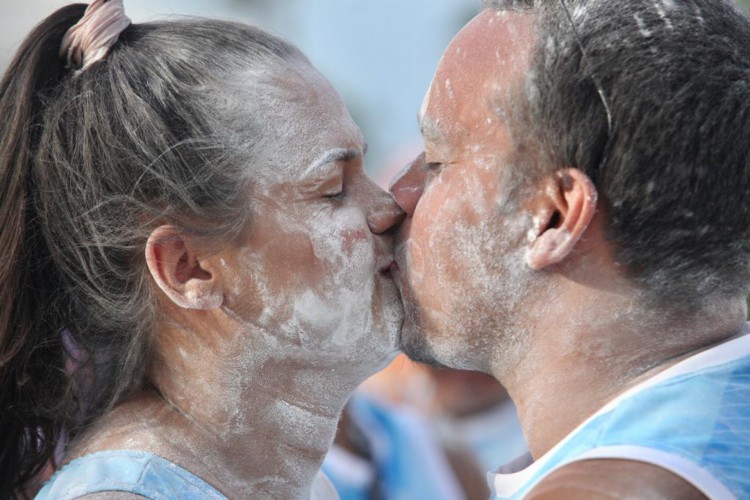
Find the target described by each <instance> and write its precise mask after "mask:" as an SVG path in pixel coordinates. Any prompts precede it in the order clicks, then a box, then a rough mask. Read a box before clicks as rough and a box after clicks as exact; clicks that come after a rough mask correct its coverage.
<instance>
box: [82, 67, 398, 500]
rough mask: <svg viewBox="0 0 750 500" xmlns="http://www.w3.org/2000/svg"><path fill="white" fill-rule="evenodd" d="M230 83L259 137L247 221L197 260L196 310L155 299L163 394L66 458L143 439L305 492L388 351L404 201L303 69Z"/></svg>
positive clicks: (228, 481) (282, 491)
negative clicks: (379, 182) (378, 175)
mask: <svg viewBox="0 0 750 500" xmlns="http://www.w3.org/2000/svg"><path fill="white" fill-rule="evenodd" d="M227 87H228V88H227V93H226V96H225V101H224V103H223V104H222V107H223V110H224V111H225V112H227V113H230V115H231V120H232V121H233V122H234V123H235V126H237V127H239V124H240V123H241V121H242V117H243V116H245V117H256V118H257V120H256V121H257V122H256V123H253V124H251V125H249V126H248V127H247V130H248V132H247V133H250V131H252V132H253V133H259V134H261V139H262V140H261V144H262V147H259V148H255V149H254V151H253V153H254V156H255V158H256V159H257V161H256V162H255V163H254V164H252V165H248V169H250V173H249V175H250V178H251V182H250V187H249V193H248V195H249V200H248V203H250V204H251V208H252V216H251V217H250V223H249V226H250V227H248V228H247V230H246V231H245V234H244V235H242V237H241V238H240V239H239V241H237V242H235V243H233V244H230V245H227V246H226V247H225V248H223V249H221V250H220V251H219V252H213V253H211V254H209V255H207V256H205V258H204V260H203V261H202V265H203V266H204V269H205V270H207V271H208V272H210V273H211V276H212V277H213V279H215V283H216V285H215V287H214V288H212V289H211V290H210V291H209V292H206V293H208V295H209V297H197V298H192V299H191V298H188V299H186V300H187V302H188V303H190V301H191V300H192V301H193V302H194V303H196V304H201V305H202V306H203V307H202V309H200V310H197V311H193V310H190V309H189V308H185V307H183V308H180V307H176V306H175V304H171V303H170V302H169V301H167V300H162V303H163V304H164V305H165V306H164V309H165V313H166V314H165V315H164V316H165V317H166V319H165V321H164V324H163V325H162V327H161V328H160V329H159V331H158V332H157V333H156V345H155V354H156V359H155V362H154V364H153V366H152V368H151V370H150V378H151V380H152V382H153V384H154V385H155V387H156V388H157V389H158V392H159V393H160V394H161V396H162V397H163V398H164V400H166V402H167V404H165V401H164V400H162V399H161V398H160V397H157V396H156V395H155V394H154V393H152V392H149V391H144V392H143V393H142V394H139V395H138V396H137V397H135V398H133V399H132V400H130V401H128V402H127V403H125V404H122V405H120V406H119V407H117V408H115V410H114V411H113V412H112V413H111V414H110V415H108V416H107V417H105V418H103V419H102V420H101V422H100V423H99V424H98V425H97V426H96V427H95V428H94V429H93V430H92V431H91V432H90V433H89V434H88V435H87V436H85V437H84V438H83V439H82V440H81V442H80V443H79V444H78V446H77V448H76V449H75V450H74V451H73V453H71V458H72V457H75V456H80V455H82V454H85V453H90V452H92V451H96V450H101V449H116V448H131V449H142V450H147V451H151V452H154V453H156V454H158V455H160V456H163V457H165V458H167V459H169V460H172V461H174V462H176V463H178V464H180V465H182V466H184V467H185V468H187V469H188V470H190V471H192V472H193V473H195V474H197V475H198V476H199V477H201V478H203V479H205V480H206V481H208V482H209V483H210V484H212V485H214V486H215V487H216V488H217V489H219V490H220V491H222V493H224V494H225V495H227V496H228V497H230V498H306V497H307V496H308V495H309V490H310V485H311V484H312V481H313V479H314V477H315V475H316V473H317V471H318V469H319V467H320V464H321V462H322V460H323V457H324V454H325V452H326V450H327V449H328V447H329V446H330V444H331V442H332V440H333V437H334V433H335V430H336V425H337V421H338V417H339V415H340V413H341V411H342V409H343V406H344V404H345V402H346V400H347V399H348V397H349V396H350V395H351V393H352V391H353V390H354V388H355V387H356V386H357V385H358V384H359V383H360V382H361V381H363V380H364V379H365V378H367V377H368V376H369V375H371V374H372V373H374V372H375V371H377V370H378V369H379V368H380V367H382V366H384V365H385V364H386V363H387V362H388V361H389V360H390V359H391V358H392V356H394V355H395V353H396V339H397V335H398V332H399V330H400V328H401V324H402V321H403V309H402V305H401V301H400V297H399V293H398V290H397V288H396V286H395V283H394V282H393V279H392V278H391V277H390V275H389V273H388V272H387V271H388V269H389V267H390V266H391V264H392V263H393V259H394V257H393V241H392V236H391V235H390V234H389V233H387V230H388V229H389V228H390V227H391V226H392V225H393V224H395V223H397V222H398V221H399V220H400V219H401V217H402V212H401V211H400V209H399V208H398V207H397V206H396V205H395V203H394V202H393V200H392V198H391V197H390V195H388V194H387V193H385V192H383V191H382V190H380V189H379V188H378V187H377V186H376V185H375V184H374V183H372V182H371V181H370V180H369V179H368V178H367V176H366V174H365V172H364V169H363V164H362V162H363V156H364V150H365V149H366V146H365V144H364V142H363V139H362V136H361V133H360V131H359V129H358V128H357V127H356V125H355V124H354V122H353V121H352V120H351V118H350V116H349V114H348V112H347V110H346V109H345V107H344V105H343V104H342V102H341V100H340V98H339V97H338V95H337V94H336V93H335V92H334V91H333V89H332V88H331V87H330V85H329V84H328V83H327V82H326V81H325V79H324V78H323V77H322V76H320V75H319V74H318V73H317V72H316V71H315V70H314V69H313V68H312V67H310V66H309V65H307V64H295V65H289V66H285V67H280V68H278V71H275V72H271V73H267V74H266V73H264V74H257V73H255V74H253V73H243V74H239V75H237V78H236V79H234V80H232V81H229V82H228V83H227ZM258 117H260V118H258ZM246 120H247V118H246ZM242 134H243V132H242V128H239V132H237V136H236V137H233V138H232V140H235V141H237V142H240V143H241V142H242V141H243V137H242ZM381 233H386V234H381ZM157 281H158V280H157ZM160 287H162V288H165V287H166V285H164V286H162V285H161V284H160ZM167 295H169V294H167ZM215 296H218V298H219V300H218V303H217V304H214V297H215Z"/></svg>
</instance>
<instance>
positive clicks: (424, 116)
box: [419, 9, 534, 140]
mask: <svg viewBox="0 0 750 500" xmlns="http://www.w3.org/2000/svg"><path fill="white" fill-rule="evenodd" d="M533 36H534V33H533V16H532V14H531V13H528V12H503V11H497V10H494V9H486V10H484V11H483V12H482V13H480V14H479V15H478V16H476V17H475V18H474V19H473V20H472V21H470V22H469V24H467V25H466V26H465V27H464V28H463V29H462V30H461V31H460V32H459V33H458V34H457V35H456V37H455V38H454V39H453V41H452V42H451V43H450V45H449V46H448V48H447V49H446V51H445V53H444V54H443V57H442V59H441V61H440V64H439V66H438V70H437V72H436V74H435V78H434V79H433V82H432V85H431V86H430V90H429V92H428V95H427V96H426V97H425V101H424V104H423V106H422V111H421V112H420V116H419V120H420V126H421V128H422V131H423V133H424V135H425V139H427V140H429V139H431V138H436V137H439V136H440V135H441V133H445V132H446V130H445V127H446V126H448V127H451V126H452V125H451V124H456V123H457V122H463V123H471V122H476V121H477V120H479V119H480V117H484V118H483V119H486V117H487V115H486V112H487V107H488V106H492V105H495V104H497V102H498V101H500V102H502V101H504V99H503V97H504V94H507V97H509V98H512V97H514V96H515V95H516V93H517V91H518V89H519V85H520V84H522V83H523V82H524V81H525V79H526V73H527V71H528V67H529V59H530V55H531V50H532V45H533V40H534V38H533ZM491 103H492V104H491ZM443 118H445V119H446V120H445V121H442V122H441V119H443ZM448 118H449V120H447V119H448Z"/></svg>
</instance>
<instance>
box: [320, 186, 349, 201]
mask: <svg viewBox="0 0 750 500" xmlns="http://www.w3.org/2000/svg"><path fill="white" fill-rule="evenodd" d="M343 197H344V190H343V189H342V190H341V191H339V192H338V193H331V194H327V195H325V196H324V198H327V199H329V200H340V199H341V198H343Z"/></svg>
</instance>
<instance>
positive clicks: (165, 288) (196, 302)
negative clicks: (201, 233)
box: [146, 226, 224, 310]
mask: <svg viewBox="0 0 750 500" xmlns="http://www.w3.org/2000/svg"><path fill="white" fill-rule="evenodd" d="M198 250H199V249H198V248H197V245H195V242H194V241H192V239H191V238H189V237H186V236H185V235H183V234H182V233H181V232H180V231H179V230H178V229H177V228H175V227H173V226H159V227H158V228H156V229H154V231H152V232H151V235H150V236H149V238H148V241H147V243H146V264H147V266H148V269H149V272H150V274H151V277H152V279H153V280H154V282H155V283H156V285H157V286H158V287H159V288H160V289H161V291H162V292H164V294H165V295H166V296H167V297H168V298H169V299H170V300H171V301H172V302H173V303H174V304H175V305H177V306H179V307H181V308H183V309H200V310H210V309H218V308H219V307H221V305H222V304H223V302H224V297H223V293H222V292H221V287H220V286H218V283H217V282H216V277H215V276H214V275H213V274H212V273H211V272H210V270H208V269H206V268H205V266H204V263H202V262H201V260H200V259H199V258H198V255H199V251H198Z"/></svg>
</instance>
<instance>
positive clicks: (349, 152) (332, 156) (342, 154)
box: [302, 144, 367, 178]
mask: <svg viewBox="0 0 750 500" xmlns="http://www.w3.org/2000/svg"><path fill="white" fill-rule="evenodd" d="M366 148H367V145H366V144H365V149H366ZM360 156H362V153H360V152H359V151H357V150H356V149H347V148H336V149H331V150H329V151H326V152H325V153H323V154H322V155H320V157H318V158H317V159H315V160H314V161H313V162H312V163H310V165H308V166H307V168H305V171H304V172H302V177H303V178H308V177H310V176H312V175H314V174H315V173H316V172H318V171H319V170H320V169H321V168H323V167H325V166H326V165H330V164H332V163H336V162H339V161H343V162H347V161H351V160H353V159H355V158H358V157H360Z"/></svg>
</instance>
